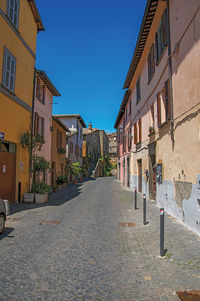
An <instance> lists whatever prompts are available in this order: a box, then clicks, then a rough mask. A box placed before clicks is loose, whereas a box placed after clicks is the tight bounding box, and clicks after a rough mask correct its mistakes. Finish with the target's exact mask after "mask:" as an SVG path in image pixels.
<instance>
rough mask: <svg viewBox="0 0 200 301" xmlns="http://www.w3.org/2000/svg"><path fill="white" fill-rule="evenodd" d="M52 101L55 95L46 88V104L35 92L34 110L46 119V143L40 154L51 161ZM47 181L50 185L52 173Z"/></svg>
mask: <svg viewBox="0 0 200 301" xmlns="http://www.w3.org/2000/svg"><path fill="white" fill-rule="evenodd" d="M35 90H36V89H35ZM52 103H53V95H52V94H51V92H50V91H49V90H48V88H46V94H45V104H42V103H41V102H40V101H39V100H38V99H37V97H36V94H35V108H34V111H35V112H37V113H38V114H39V116H40V117H43V118H44V120H45V125H44V140H45V143H44V144H43V145H42V148H41V151H37V152H36V154H37V155H38V156H41V157H44V158H45V159H46V160H47V161H49V162H51V131H50V127H51V125H52ZM46 183H47V184H48V185H50V183H51V173H50V172H47V173H46Z"/></svg>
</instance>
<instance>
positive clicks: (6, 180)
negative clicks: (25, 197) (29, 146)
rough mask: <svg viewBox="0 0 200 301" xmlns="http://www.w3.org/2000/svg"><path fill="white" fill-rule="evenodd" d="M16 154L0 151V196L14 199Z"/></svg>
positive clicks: (12, 200) (10, 199)
mask: <svg viewBox="0 0 200 301" xmlns="http://www.w3.org/2000/svg"><path fill="white" fill-rule="evenodd" d="M15 176H16V154H12V153H6V152H0V197H1V198H3V199H6V200H9V201H11V202H14V201H15Z"/></svg>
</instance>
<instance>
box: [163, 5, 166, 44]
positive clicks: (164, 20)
mask: <svg viewBox="0 0 200 301" xmlns="http://www.w3.org/2000/svg"><path fill="white" fill-rule="evenodd" d="M162 41H163V47H164V46H166V45H167V10H165V11H164V13H163V16H162Z"/></svg>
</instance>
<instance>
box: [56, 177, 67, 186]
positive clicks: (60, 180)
mask: <svg viewBox="0 0 200 301" xmlns="http://www.w3.org/2000/svg"><path fill="white" fill-rule="evenodd" d="M66 181H67V179H66V177H64V176H58V177H57V179H56V183H57V184H58V185H62V184H64V183H66Z"/></svg>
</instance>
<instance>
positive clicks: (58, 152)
mask: <svg viewBox="0 0 200 301" xmlns="http://www.w3.org/2000/svg"><path fill="white" fill-rule="evenodd" d="M66 133H70V131H69V129H68V128H67V127H66V126H65V125H64V123H62V121H60V120H59V119H58V118H57V117H55V116H53V120H52V131H51V161H52V168H51V186H52V188H53V190H54V191H55V190H57V188H58V187H59V186H58V184H57V183H56V180H57V178H58V176H66V169H65V166H66Z"/></svg>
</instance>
